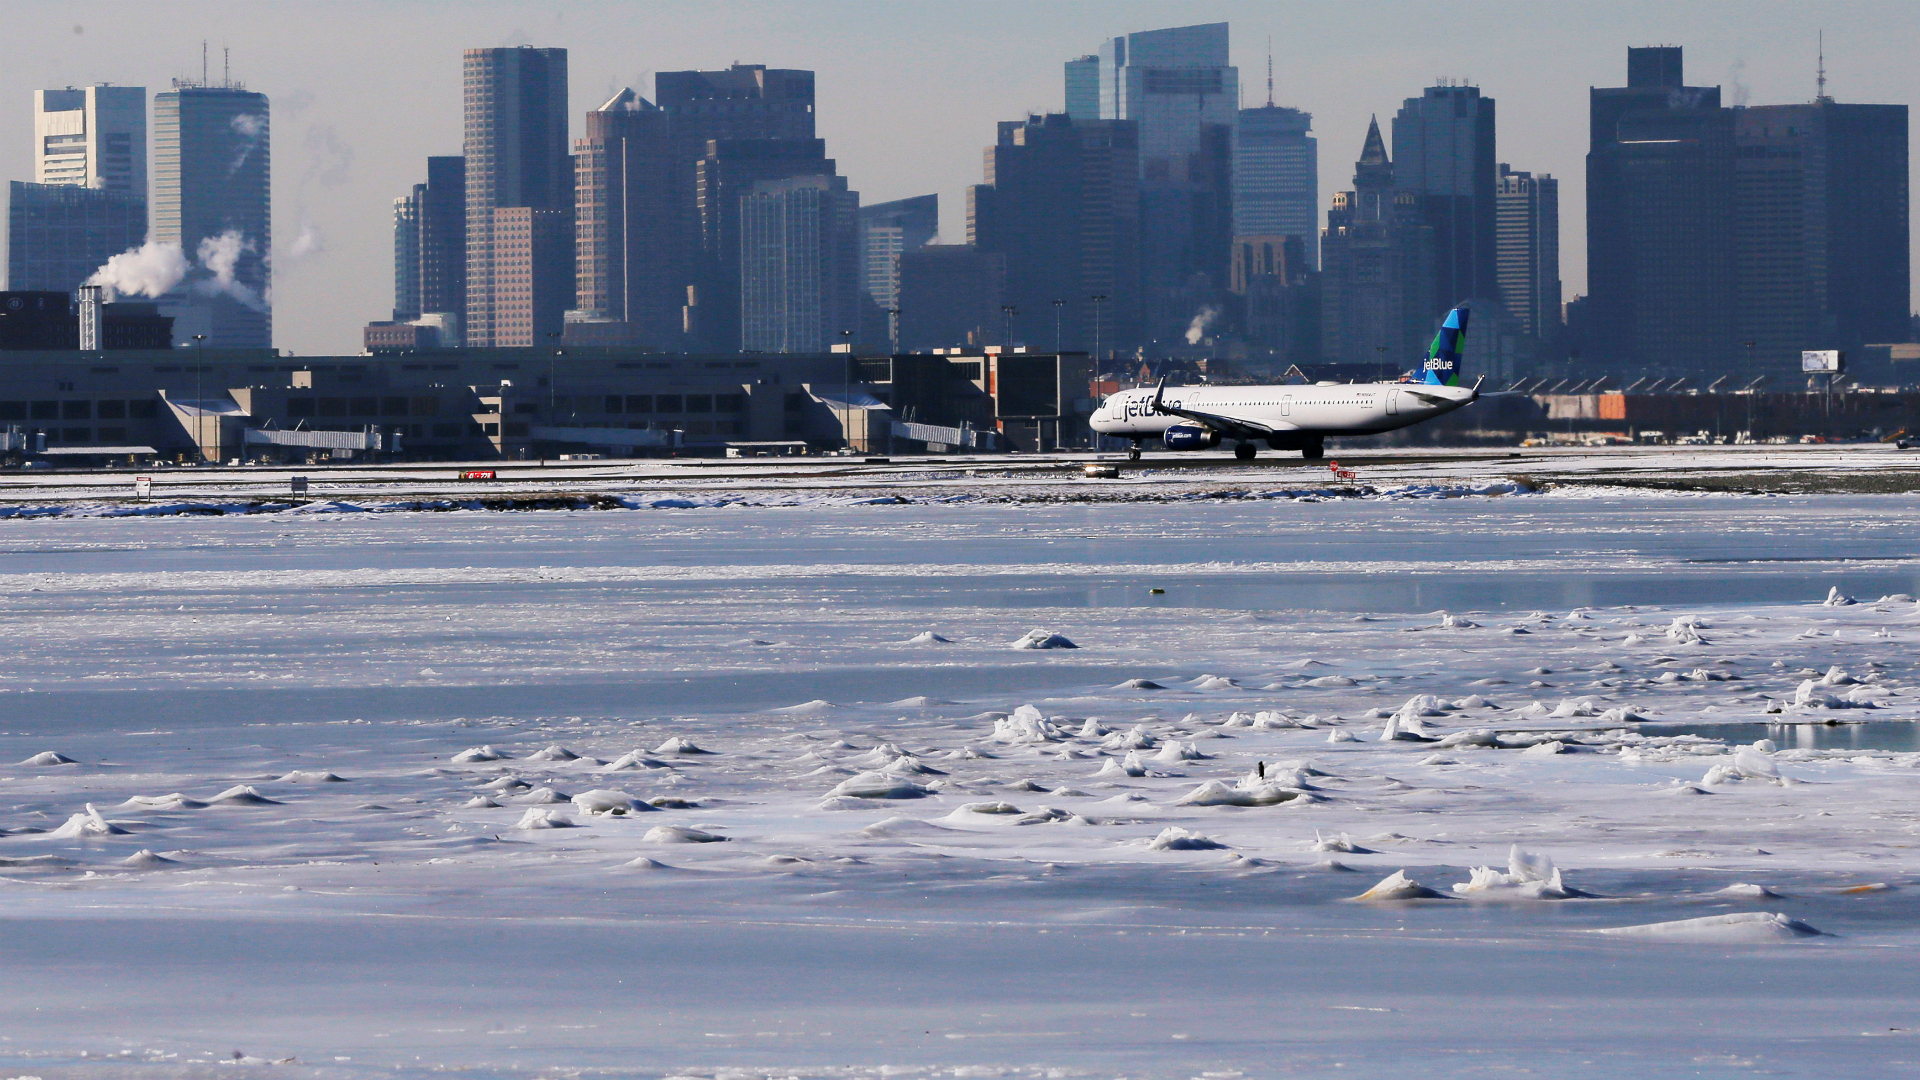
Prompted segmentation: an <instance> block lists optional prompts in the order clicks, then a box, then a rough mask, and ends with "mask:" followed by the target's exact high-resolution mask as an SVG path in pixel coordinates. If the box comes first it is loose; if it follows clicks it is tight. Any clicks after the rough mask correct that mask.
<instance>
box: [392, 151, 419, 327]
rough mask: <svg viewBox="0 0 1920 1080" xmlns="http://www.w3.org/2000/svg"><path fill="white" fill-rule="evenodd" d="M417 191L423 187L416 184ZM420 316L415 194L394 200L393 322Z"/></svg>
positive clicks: (416, 204)
mask: <svg viewBox="0 0 1920 1080" xmlns="http://www.w3.org/2000/svg"><path fill="white" fill-rule="evenodd" d="M414 187H415V189H416V190H417V189H418V188H419V187H421V185H419V184H415V185H414ZM419 317H420V203H419V201H418V199H417V197H416V196H415V195H412V194H408V195H402V196H400V197H399V198H397V199H395V200H393V321H394V322H411V321H413V320H414V319H417V318H419Z"/></svg>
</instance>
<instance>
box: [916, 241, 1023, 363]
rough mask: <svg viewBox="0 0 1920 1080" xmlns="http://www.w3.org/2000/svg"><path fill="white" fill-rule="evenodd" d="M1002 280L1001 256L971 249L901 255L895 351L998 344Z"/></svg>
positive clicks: (937, 248)
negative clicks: (989, 342)
mask: <svg viewBox="0 0 1920 1080" xmlns="http://www.w3.org/2000/svg"><path fill="white" fill-rule="evenodd" d="M1006 277H1007V260H1006V256H1004V255H1002V254H1000V253H998V252H989V251H981V250H980V249H978V248H976V247H974V246H973V245H971V244H927V245H924V246H922V247H919V248H916V249H914V250H912V251H907V252H903V253H901V255H900V341H899V345H898V348H899V349H900V351H902V352H914V351H919V350H923V349H945V348H951V347H953V346H956V345H958V346H973V347H975V348H978V347H981V346H984V345H986V344H987V341H988V338H989V337H992V338H995V339H997V338H998V337H999V333H1000V331H999V329H998V327H999V322H1000V317H1001V315H1000V298H1001V296H1002V294H1003V292H1004V291H1005V288H1006Z"/></svg>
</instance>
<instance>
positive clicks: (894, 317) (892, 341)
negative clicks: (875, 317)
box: [887, 307, 900, 353]
mask: <svg viewBox="0 0 1920 1080" xmlns="http://www.w3.org/2000/svg"><path fill="white" fill-rule="evenodd" d="M887 346H888V347H889V348H891V349H892V350H893V351H894V352H896V353H897V352H899V351H900V309H899V308H897V307H890V308H888V309H887Z"/></svg>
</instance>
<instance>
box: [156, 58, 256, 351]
mask: <svg viewBox="0 0 1920 1080" xmlns="http://www.w3.org/2000/svg"><path fill="white" fill-rule="evenodd" d="M270 136H271V124H270V113H269V111H268V103H267V96H266V95H265V94H258V93H253V92H250V91H248V90H247V89H246V88H245V87H244V86H242V85H241V84H239V83H236V82H233V81H231V80H227V81H223V82H222V83H221V84H220V85H202V84H200V83H193V82H186V81H184V80H176V81H175V82H174V84H173V89H171V90H168V91H166V92H164V93H159V94H155V95H154V98H153V204H152V238H153V240H154V241H155V242H157V243H161V244H173V245H177V246H178V247H179V248H180V249H181V251H182V253H183V254H184V255H185V256H186V257H187V259H189V260H190V261H191V262H192V264H193V265H192V267H191V268H190V269H189V271H188V273H187V276H186V278H185V279H184V280H183V281H182V282H181V283H180V285H179V286H178V287H176V288H175V289H174V290H173V292H171V293H169V294H168V296H167V297H166V298H165V299H164V300H163V301H162V307H163V308H166V309H168V314H170V315H172V316H173V317H174V335H175V339H176V340H180V341H185V340H189V339H191V338H193V337H194V336H204V338H205V344H206V345H207V346H208V347H211V348H248V349H264V348H270V347H272V345H273V309H272V303H271V297H272V268H271V267H272V264H271V261H270V260H271V252H272V250H273V227H272V221H273V215H272V200H271V185H270V180H271V165H272V162H271V159H270V150H271V137H270Z"/></svg>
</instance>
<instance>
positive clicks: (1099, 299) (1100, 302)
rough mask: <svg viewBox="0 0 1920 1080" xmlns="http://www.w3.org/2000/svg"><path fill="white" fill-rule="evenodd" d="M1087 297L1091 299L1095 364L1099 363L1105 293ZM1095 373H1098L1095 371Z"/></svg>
mask: <svg viewBox="0 0 1920 1080" xmlns="http://www.w3.org/2000/svg"><path fill="white" fill-rule="evenodd" d="M1089 299H1091V300H1092V301H1093V362H1094V364H1095V365H1096V366H1097V365H1098V364H1099V363H1100V316H1101V314H1102V311H1103V309H1104V308H1105V306H1106V303H1107V295H1106V294H1105V293H1095V294H1094V295H1093V296H1092V297H1090V298H1089ZM1095 374H1099V373H1098V372H1097V371H1096V372H1095Z"/></svg>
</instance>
